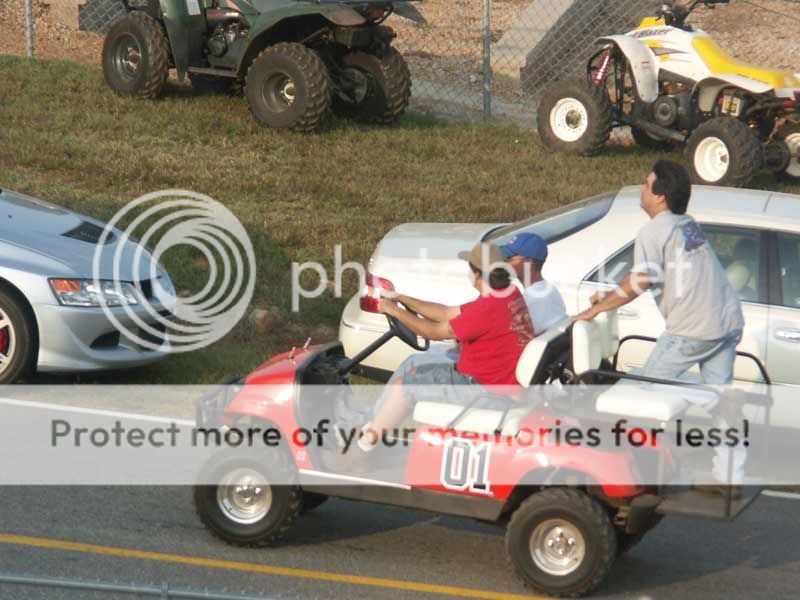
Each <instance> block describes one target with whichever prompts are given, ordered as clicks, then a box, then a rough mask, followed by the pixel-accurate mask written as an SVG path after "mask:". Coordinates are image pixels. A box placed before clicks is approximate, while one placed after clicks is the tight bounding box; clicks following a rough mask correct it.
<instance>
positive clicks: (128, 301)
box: [0, 190, 174, 384]
mask: <svg viewBox="0 0 800 600" xmlns="http://www.w3.org/2000/svg"><path fill="white" fill-rule="evenodd" d="M104 228H105V224H104V223H102V222H101V221H97V220H95V219H92V218H90V217H86V216H84V215H81V214H78V213H75V212H72V211H69V210H66V209H64V208H61V207H59V206H55V205H52V204H49V203H47V202H43V201H41V200H37V199H35V198H31V197H28V196H24V195H22V194H18V193H14V192H11V191H9V190H0V384H2V383H9V382H12V381H15V380H17V379H19V378H20V377H22V376H24V375H26V374H29V373H32V372H34V371H40V372H81V371H99V370H106V369H122V368H130V367H137V366H140V365H146V364H148V363H152V362H154V361H158V360H161V359H163V358H164V357H166V356H167V354H168V352H169V349H170V344H169V340H168V337H167V335H166V332H164V330H163V327H161V328H159V322H158V319H157V318H155V317H154V316H153V315H152V314H151V313H150V311H149V310H148V306H149V308H150V309H153V308H155V309H157V311H158V312H166V311H168V310H169V306H166V305H167V304H169V303H168V302H163V301H161V300H159V299H160V298H165V297H170V296H172V297H174V287H173V284H172V281H171V279H170V277H169V275H168V274H167V272H166V271H165V270H164V269H163V268H161V266H160V265H153V264H152V263H153V259H152V257H151V255H150V253H149V252H147V251H146V250H144V249H143V248H141V246H139V245H138V244H136V243H134V242H133V241H131V240H130V239H125V238H124V237H123V236H121V235H120V232H118V231H113V232H112V233H111V235H110V236H108V239H107V240H106V245H105V246H104V251H103V253H102V254H101V256H102V257H103V258H102V260H101V261H100V262H99V273H98V274H99V277H98V278H97V280H95V278H94V276H93V258H94V254H95V248H96V247H97V243H98V241H99V240H100V238H101V234H102V233H103V230H104ZM106 249H107V250H109V251H108V252H106V251H105V250H106ZM137 252H139V253H141V254H140V258H139V260H138V262H137V261H136V260H135V255H136V253H137ZM115 253H116V254H117V256H118V257H119V258H118V260H117V265H116V266H117V269H118V271H117V277H116V278H114V276H113V274H114V264H113V263H112V260H110V259H111V255H113V254H115ZM134 265H136V266H137V268H136V271H137V272H134ZM151 268H152V269H153V270H151ZM152 273H156V277H155V279H154V278H153V276H152ZM98 283H99V285H98ZM154 290H157V291H158V292H163V291H165V290H166V292H167V293H166V295H164V294H162V293H155V292H154ZM103 305H104V306H105V309H106V310H105V311H104V309H103ZM126 309H127V310H126ZM106 311H111V312H112V313H113V315H114V316H115V317H116V318H117V319H118V321H119V324H120V325H121V327H118V326H115V325H114V324H113V323H112V322H111V320H110V319H109V318H108V316H107V315H106ZM128 311H133V312H134V313H135V314H136V315H137V316H138V317H139V318H140V319H141V320H142V321H143V322H144V323H146V324H147V325H148V327H146V329H147V330H148V331H143V330H140V329H138V328H137V327H136V324H135V322H134V319H132V318H131V317H130V315H129V312H128ZM153 329H157V330H158V331H159V332H161V333H163V335H157V336H154V335H153V333H152V331H153ZM126 332H134V333H135V335H134V336H130V335H126ZM131 337H135V338H136V339H137V340H138V341H139V342H138V343H137V342H136V341H133V340H132V339H131ZM142 339H145V340H147V342H148V343H147V344H146V345H142V344H141V343H140V342H141V340H142ZM145 346H146V347H145Z"/></svg>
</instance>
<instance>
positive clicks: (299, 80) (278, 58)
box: [244, 43, 331, 133]
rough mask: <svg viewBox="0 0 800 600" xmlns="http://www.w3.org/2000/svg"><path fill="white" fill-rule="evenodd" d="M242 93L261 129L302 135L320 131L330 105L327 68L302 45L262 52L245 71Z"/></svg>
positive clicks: (278, 45) (317, 56) (316, 55)
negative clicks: (275, 129) (271, 128)
mask: <svg viewBox="0 0 800 600" xmlns="http://www.w3.org/2000/svg"><path fill="white" fill-rule="evenodd" d="M244 91H245V96H246V97H247V103H248V104H249V106H250V112H251V113H252V114H253V117H254V118H255V119H256V121H258V122H259V123H260V124H261V125H265V126H267V127H275V128H280V129H291V130H293V131H300V132H305V133H311V132H313V131H316V130H318V129H319V128H320V126H321V125H322V122H323V120H324V118H325V115H326V114H327V113H328V111H329V109H330V104H331V83H330V77H329V75H328V68H327V67H326V66H325V63H323V62H322V59H321V58H320V56H319V54H317V52H315V51H314V50H312V49H310V48H307V47H305V46H303V45H302V44H295V43H280V44H275V45H274V46H270V47H269V48H267V49H265V50H262V51H261V53H260V54H259V55H258V56H257V57H256V58H255V60H254V61H253V62H252V64H251V65H250V68H249V69H248V70H247V78H246V80H245V90H244Z"/></svg>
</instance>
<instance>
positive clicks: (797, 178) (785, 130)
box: [775, 121, 800, 183]
mask: <svg viewBox="0 0 800 600" xmlns="http://www.w3.org/2000/svg"><path fill="white" fill-rule="evenodd" d="M775 138H776V139H778V140H780V141H782V142H784V143H785V144H786V145H787V146H788V147H789V151H790V152H791V153H792V154H795V155H796V154H797V153H798V152H800V123H794V122H792V121H788V122H786V123H784V124H783V125H782V126H781V127H780V129H778V132H777V133H776V135H775ZM777 175H778V177H780V178H781V179H783V180H784V181H786V182H788V183H800V158H797V156H793V157H792V158H791V159H790V160H789V165H788V166H787V167H786V168H785V169H783V170H781V171H780V172H779V173H777Z"/></svg>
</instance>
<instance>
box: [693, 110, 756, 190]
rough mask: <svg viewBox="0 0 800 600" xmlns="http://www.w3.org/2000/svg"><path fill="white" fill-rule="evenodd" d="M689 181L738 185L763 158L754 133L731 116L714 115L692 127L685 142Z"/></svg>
mask: <svg viewBox="0 0 800 600" xmlns="http://www.w3.org/2000/svg"><path fill="white" fill-rule="evenodd" d="M686 160H687V161H688V163H689V173H690V175H691V178H692V183H700V184H706V185H721V186H730V187H741V186H744V185H747V183H748V182H749V181H750V180H751V179H752V178H753V175H755V173H756V171H758V170H759V169H760V168H761V166H762V163H763V160H764V150H763V148H762V146H761V141H760V140H759V139H758V136H757V135H756V133H755V132H754V131H753V130H752V129H750V127H748V126H747V124H746V123H744V122H742V121H740V120H739V119H735V118H734V117H716V118H714V119H710V120H708V121H706V122H705V123H703V124H702V125H700V126H699V127H698V128H697V129H695V130H694V131H693V132H692V134H691V135H690V136H689V139H688V141H687V144H686Z"/></svg>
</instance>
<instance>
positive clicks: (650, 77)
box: [597, 35, 658, 103]
mask: <svg viewBox="0 0 800 600" xmlns="http://www.w3.org/2000/svg"><path fill="white" fill-rule="evenodd" d="M597 41H598V42H599V43H603V44H613V45H614V46H616V47H617V48H619V49H620V51H621V52H622V53H623V54H624V55H625V58H627V59H628V64H630V66H631V72H632V74H633V80H634V83H635V84H636V91H637V92H638V94H639V98H641V99H642V102H648V103H650V102H655V100H656V98H658V68H657V65H656V57H655V55H654V54H653V53H652V51H651V50H650V49H649V48H648V47H647V46H645V45H644V44H643V43H642V42H640V41H639V40H637V39H636V38H633V37H631V36H629V35H609V36H606V37H602V38H599V39H598V40H597Z"/></svg>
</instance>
